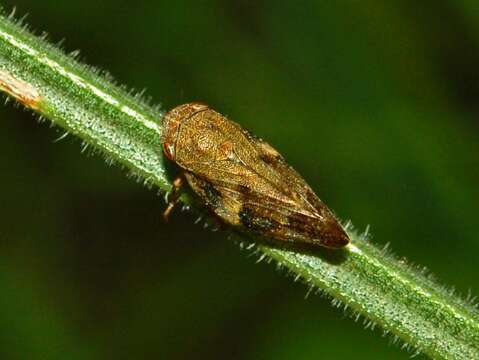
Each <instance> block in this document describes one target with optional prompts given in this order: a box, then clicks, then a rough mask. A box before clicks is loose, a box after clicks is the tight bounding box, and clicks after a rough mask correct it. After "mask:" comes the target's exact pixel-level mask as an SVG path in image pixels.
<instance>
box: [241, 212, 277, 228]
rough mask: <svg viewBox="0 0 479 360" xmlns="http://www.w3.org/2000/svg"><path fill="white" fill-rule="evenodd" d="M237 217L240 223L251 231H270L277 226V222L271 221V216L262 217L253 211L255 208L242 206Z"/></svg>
mask: <svg viewBox="0 0 479 360" xmlns="http://www.w3.org/2000/svg"><path fill="white" fill-rule="evenodd" d="M239 218H240V220H241V224H242V225H243V226H244V227H245V228H247V229H249V230H252V231H255V232H258V233H264V232H265V231H271V230H272V229H274V228H277V227H278V224H277V223H275V222H274V221H272V219H271V218H268V217H263V216H261V215H260V214H258V212H257V211H255V208H251V207H247V206H243V207H242V209H241V211H240V213H239Z"/></svg>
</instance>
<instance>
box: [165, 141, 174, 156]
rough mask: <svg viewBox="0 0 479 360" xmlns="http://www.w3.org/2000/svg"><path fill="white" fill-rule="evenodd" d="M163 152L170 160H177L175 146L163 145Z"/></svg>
mask: <svg viewBox="0 0 479 360" xmlns="http://www.w3.org/2000/svg"><path fill="white" fill-rule="evenodd" d="M163 152H164V153H165V155H166V157H167V158H168V159H170V160H175V146H174V145H171V144H166V143H164V144H163Z"/></svg>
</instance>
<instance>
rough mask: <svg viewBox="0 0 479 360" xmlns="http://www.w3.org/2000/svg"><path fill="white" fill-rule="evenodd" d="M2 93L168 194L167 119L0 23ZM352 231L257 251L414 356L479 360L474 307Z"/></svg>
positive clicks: (3, 21) (39, 42)
mask: <svg viewBox="0 0 479 360" xmlns="http://www.w3.org/2000/svg"><path fill="white" fill-rule="evenodd" d="M0 90H2V91H4V92H5V93H7V94H8V95H9V96H10V97H12V98H14V99H16V100H17V101H18V102H20V103H21V104H23V105H25V106H26V107H28V108H30V109H32V110H34V111H35V112H37V113H38V114H40V115H41V117H43V118H46V119H49V120H51V121H52V122H53V123H54V124H55V125H58V126H59V127H61V128H63V129H64V130H65V131H66V133H71V134H74V135H76V136H78V137H79V138H81V139H83V140H84V142H85V144H87V145H92V146H93V147H94V148H95V149H97V150H99V151H101V152H103V153H104V154H105V155H106V156H107V158H109V159H112V160H114V161H115V162H118V163H120V164H122V165H124V166H125V167H126V168H127V169H129V170H130V171H131V172H133V173H134V174H136V175H138V176H139V177H141V178H142V179H143V180H144V181H145V182H147V183H149V184H151V185H154V186H157V187H158V188H159V189H161V190H162V191H169V190H170V189H171V183H170V181H169V180H168V178H167V176H166V171H165V164H164V159H163V156H162V152H161V144H160V135H161V117H162V112H161V111H159V110H157V109H154V108H152V107H150V106H148V105H147V104H145V103H144V102H142V101H141V100H140V98H138V97H134V96H131V95H129V94H127V93H126V92H125V91H123V90H122V89H120V88H118V87H117V86H115V85H113V84H112V83H111V82H109V81H108V80H106V78H105V77H103V76H101V74H98V73H97V72H95V71H94V70H92V69H91V68H89V67H86V66H84V65H80V64H78V63H77V62H76V61H75V60H74V59H73V57H71V56H67V55H64V54H63V53H61V52H60V51H59V50H57V49H56V48H54V47H53V46H51V45H49V44H47V43H46V41H44V40H42V39H40V38H37V37H34V36H33V35H32V34H30V33H29V32H28V31H26V30H24V29H22V28H21V26H19V25H18V24H15V23H14V22H13V21H11V20H10V19H8V18H6V17H0ZM349 232H350V236H351V238H352V244H351V245H349V246H348V247H347V248H346V249H344V250H342V251H336V252H332V253H331V252H328V251H321V250H320V251H318V253H317V254H314V255H312V254H305V253H301V252H294V251H290V250H284V249H278V248H272V247H268V246H266V245H258V251H260V252H261V253H262V256H264V257H267V258H269V259H274V260H275V261H277V262H278V263H279V264H281V265H282V266H285V267H286V268H288V269H289V270H290V271H291V272H292V273H294V274H295V275H296V276H297V277H300V278H302V279H303V280H304V281H305V282H307V283H309V284H310V285H311V286H312V287H317V288H320V289H322V290H324V292H325V293H327V294H328V295H330V296H331V297H332V298H333V302H335V303H336V304H343V305H344V306H345V307H347V308H350V309H352V310H353V313H354V314H356V315H358V314H360V315H363V316H364V317H365V318H366V319H368V320H370V321H371V322H370V324H377V325H379V326H381V327H382V328H383V329H384V330H385V331H386V332H390V333H392V334H393V335H395V336H397V337H399V338H401V339H402V340H403V341H404V342H405V343H406V344H408V345H410V346H411V347H413V348H414V349H416V350H418V351H421V352H424V353H426V354H428V355H429V356H431V357H433V358H437V359H473V358H479V317H478V314H477V313H476V311H475V310H474V309H473V308H472V307H471V306H469V305H467V304H465V303H463V302H462V301H461V300H460V299H457V298H456V297H454V296H453V295H452V294H450V293H448V292H447V291H446V290H444V289H443V288H441V287H440V286H438V285H437V284H435V283H434V282H433V281H432V280H430V279H428V278H427V277H426V276H424V275H422V274H421V273H420V272H419V271H416V270H414V269H412V268H411V267H410V266H407V265H405V264H404V263H403V262H402V261H398V260H396V259H394V258H393V257H392V256H390V255H388V254H386V252H385V251H381V250H378V249H377V248H376V247H374V246H373V245H371V244H370V243H368V242H367V241H366V240H365V239H364V236H359V235H357V234H356V233H354V232H353V231H351V230H350V231H349Z"/></svg>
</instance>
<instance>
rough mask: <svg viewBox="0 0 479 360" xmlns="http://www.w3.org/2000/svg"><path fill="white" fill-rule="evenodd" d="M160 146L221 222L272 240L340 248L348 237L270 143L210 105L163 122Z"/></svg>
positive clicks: (177, 111) (190, 107)
mask: <svg viewBox="0 0 479 360" xmlns="http://www.w3.org/2000/svg"><path fill="white" fill-rule="evenodd" d="M163 124H164V126H163V131H164V133H163V135H162V144H163V151H164V153H165V155H166V157H168V158H169V159H170V160H172V161H174V162H175V163H176V164H177V165H178V166H179V167H180V168H181V169H182V170H183V174H182V176H181V177H179V178H178V179H176V180H175V181H174V189H173V200H172V202H170V204H169V206H168V208H167V210H166V211H165V214H164V215H165V216H166V217H167V216H168V214H169V213H170V212H171V210H172V209H173V206H174V204H175V202H176V199H177V196H176V194H177V190H178V189H179V187H180V186H181V185H182V179H183V176H184V178H185V179H186V181H187V182H188V184H189V186H190V187H191V189H192V190H193V191H194V193H196V194H197V195H198V196H199V198H200V199H201V201H202V202H203V203H204V204H205V205H206V207H207V208H208V209H210V210H211V211H212V213H213V214H215V215H216V216H217V217H218V218H220V219H221V220H222V221H223V222H224V223H226V224H229V225H232V226H234V227H236V228H238V229H240V230H247V231H250V232H253V233H255V234H256V235H260V236H264V237H267V238H271V239H273V240H280V241H287V242H293V243H298V242H300V243H309V244H317V245H321V246H325V247H328V248H340V247H343V246H345V245H347V244H348V243H349V237H348V235H347V233H346V232H345V231H344V229H343V228H342V227H341V225H340V224H339V222H338V221H337V220H336V218H335V217H334V215H333V214H332V213H331V211H330V210H329V209H328V208H327V207H326V205H324V204H323V202H322V201H321V200H320V199H319V198H318V197H317V196H316V194H315V193H314V192H313V190H311V188H310V187H309V186H308V184H307V183H306V182H305V181H304V179H303V178H302V177H301V176H300V175H299V174H298V173H297V172H296V171H295V170H294V169H293V168H292V167H290V166H289V165H288V164H287V163H286V161H285V159H284V158H283V157H282V156H281V155H280V154H279V153H278V152H277V151H276V150H275V149H273V148H272V147H271V146H270V145H269V144H268V143H266V142H265V141H263V140H262V139H260V138H258V137H256V136H254V135H252V134H251V133H250V132H248V131H247V130H245V129H243V128H242V127H241V126H240V125H238V124H237V123H235V122H233V121H231V120H228V119H227V118H226V117H225V116H223V115H221V114H219V113H218V112H216V111H214V110H212V109H210V108H209V107H208V105H205V104H201V103H190V104H184V105H180V106H178V107H176V108H174V109H173V110H171V111H169V112H168V113H167V114H166V115H165V117H164V120H163Z"/></svg>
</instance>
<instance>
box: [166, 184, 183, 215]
mask: <svg viewBox="0 0 479 360" xmlns="http://www.w3.org/2000/svg"><path fill="white" fill-rule="evenodd" d="M183 182H184V181H183V175H180V176H178V177H177V178H176V179H175V180H174V181H173V188H172V189H171V194H170V196H169V199H168V207H167V208H166V210H165V211H164V212H163V219H165V221H168V218H169V216H170V214H171V212H172V211H173V209H174V207H175V205H176V204H177V202H178V198H179V191H180V189H181V187H182V186H183Z"/></svg>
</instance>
